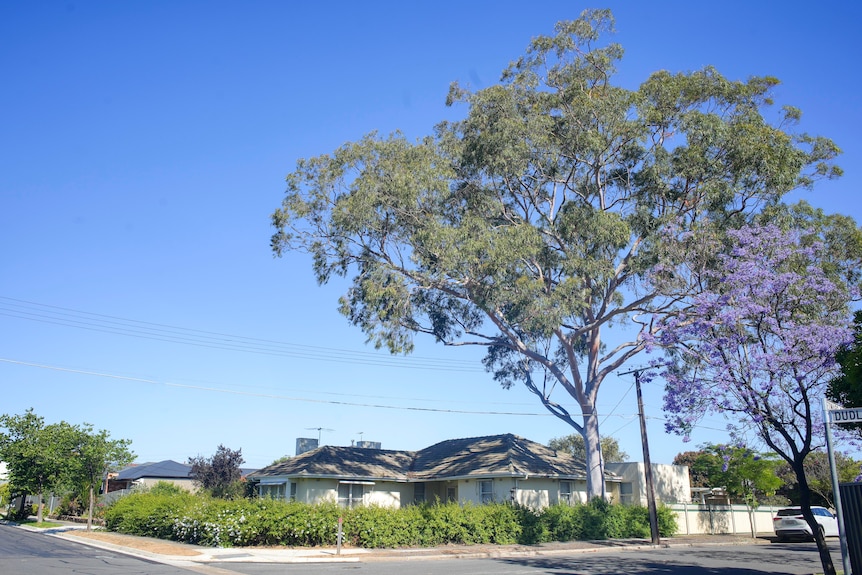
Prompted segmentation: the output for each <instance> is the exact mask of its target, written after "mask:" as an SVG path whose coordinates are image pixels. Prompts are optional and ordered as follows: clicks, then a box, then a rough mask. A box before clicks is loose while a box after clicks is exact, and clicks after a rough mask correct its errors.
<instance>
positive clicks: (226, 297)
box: [0, 0, 862, 466]
mask: <svg viewBox="0 0 862 575" xmlns="http://www.w3.org/2000/svg"><path fill="white" fill-rule="evenodd" d="M604 6H609V7H611V8H612V9H613V10H614V13H615V16H616V18H617V34H616V35H615V37H614V40H615V41H617V42H619V43H621V44H622V45H623V47H624V48H625V50H626V56H625V58H624V60H623V62H622V64H621V65H620V67H619V70H620V72H619V81H620V82H621V83H623V84H625V85H627V86H630V87H635V86H637V84H638V83H640V82H641V81H643V80H644V79H646V78H647V76H648V74H649V73H651V72H653V71H656V70H659V69H667V70H671V71H686V70H694V69H698V68H701V67H703V66H705V65H714V66H716V67H717V68H718V70H719V71H720V72H721V73H723V74H724V75H726V76H728V77H730V78H732V79H745V78H747V77H749V76H751V75H774V76H777V77H778V78H779V79H781V80H782V85H781V86H779V87H778V89H777V90H776V96H777V104H779V105H783V104H790V105H794V106H797V107H799V108H801V109H802V111H803V114H804V115H803V122H802V125H801V128H802V129H804V130H805V131H808V132H810V133H815V134H821V135H825V136H829V137H831V138H833V139H834V140H835V141H836V142H837V143H838V144H839V146H841V147H842V149H843V150H844V155H843V156H842V158H841V160H840V164H841V165H842V167H843V168H844V169H845V172H846V175H845V176H844V177H843V178H842V179H841V180H838V181H835V182H826V183H822V184H820V185H818V186H817V187H816V188H815V189H814V190H813V191H810V192H807V191H806V192H800V193H798V194H795V195H794V198H804V199H806V200H808V201H809V202H811V203H812V204H814V205H816V206H819V207H822V208H824V209H825V210H827V211H829V212H841V213H845V214H848V215H851V216H854V217H855V218H856V219H857V220H859V219H860V216H862V203H860V201H859V199H858V191H859V187H860V183H862V176H860V169H862V168H860V167H862V147H861V146H860V142H862V138H860V136H859V133H858V131H859V127H860V126H862V112H860V110H862V102H860V91H862V90H860V88H862V86H860V80H859V74H858V72H859V61H860V56H862V50H860V47H862V42H860V40H859V37H858V30H857V29H856V27H857V25H858V22H859V21H860V18H862V8H860V5H859V4H858V3H855V2H849V1H848V2H828V1H827V2H820V3H818V4H816V5H815V4H813V3H807V2H806V3H802V2H792V1H790V2H788V1H782V2H767V1H764V2H738V1H728V2H720V3H718V2H715V3H705V2H703V3H701V2H691V1H685V2H662V1H656V2H609V3H605V4H604ZM588 7H603V6H602V5H590V4H579V3H575V2H563V1H550V0H534V1H533V2H530V3H525V2H509V1H494V2H491V1H487V2H484V1H482V2H453V1H448V0H446V1H435V2H427V3H403V2H364V3H355V2H318V3H311V2H302V3H300V2H254V1H252V2H242V3H240V2H219V1H207V2H204V1H200V2H196V1H170V2H167V1H165V2H159V1H151V2H132V1H130V2H69V1H66V2H52V1H49V0H46V1H41V2H25V1H15V0H10V1H6V2H3V3H0V70H2V74H3V82H2V84H3V89H2V90H0V109H2V110H3V113H2V120H0V122H2V123H0V151H2V153H0V246H2V248H0V249H2V257H0V390H2V395H0V413H21V412H23V411H24V410H25V409H27V408H29V407H33V408H34V409H35V410H36V412H37V413H38V414H40V415H42V416H44V417H45V419H46V420H47V421H49V422H53V421H59V420H67V421H70V422H72V423H82V422H89V423H92V424H93V425H95V426H96V427H97V428H104V429H108V430H109V431H110V432H111V434H112V436H113V437H122V438H128V439H131V440H132V441H133V448H134V450H135V451H136V453H137V454H138V458H139V461H157V460H163V459H174V460H176V461H185V460H186V459H187V458H188V457H190V456H195V455H198V454H202V455H209V454H211V453H213V452H214V451H215V448H216V446H217V445H219V444H224V445H226V446H228V447H231V448H233V449H238V448H242V450H243V454H244V456H245V458H246V461H247V465H249V466H263V465H266V464H268V463H269V462H271V461H272V460H273V459H275V458H277V457H280V456H282V455H285V454H293V452H294V445H295V439H296V438H297V437H316V436H317V435H318V431H317V430H316V429H314V428H323V429H322V430H321V431H320V435H321V437H322V439H323V441H324V442H325V443H330V444H336V445H349V444H350V442H351V441H352V440H358V439H365V440H373V441H380V442H382V444H383V447H384V448H389V449H419V448H422V447H425V446H427V445H430V444H432V443H435V442H437V441H442V440H444V439H450V438H454V437H469V436H479V435H489V434H496V433H509V432H511V433H516V434H518V435H521V436H524V437H527V438H529V439H532V440H535V441H539V442H542V443H545V442H547V441H548V440H549V439H550V438H552V437H557V436H561V435H565V434H567V433H569V430H568V429H567V428H566V427H565V426H564V425H563V424H562V423H560V422H558V420H556V419H554V418H552V417H551V416H548V415H544V414H543V412H542V408H541V407H540V406H539V405H538V403H536V402H535V401H533V399H532V397H531V396H530V395H529V394H528V392H527V391H526V390H524V389H521V388H518V389H512V390H509V391H506V390H502V389H500V388H499V387H498V386H497V385H496V384H495V383H494V382H493V381H492V380H491V378H490V376H489V375H488V374H486V373H484V371H483V370H482V369H481V366H480V364H479V357H480V354H479V353H478V352H477V351H476V350H460V349H456V350H453V349H443V348H441V347H439V346H435V345H434V344H433V342H432V341H430V340H427V339H421V338H420V339H419V340H417V346H416V351H415V353H414V355H413V356H410V357H408V358H393V357H391V356H389V355H388V353H385V352H383V351H380V352H377V351H375V350H374V349H373V348H371V347H369V346H366V345H365V344H364V337H363V335H362V334H361V333H360V332H359V331H358V330H357V329H355V328H353V327H351V326H350V325H349V324H348V323H347V321H346V320H345V319H343V318H342V317H341V316H340V315H339V314H338V313H337V311H336V307H337V297H338V296H339V295H340V293H341V292H342V290H343V288H344V284H341V283H338V282H333V283H332V284H330V285H327V286H323V287H319V286H317V285H316V283H315V281H314V279H313V276H312V273H311V267H310V261H309V260H308V258H307V257H306V256H304V255H302V254H288V255H287V256H286V257H284V258H281V259H274V258H273V257H272V255H271V252H270V250H269V245H268V242H269V236H270V233H271V230H270V227H269V215H270V214H271V213H272V211H273V210H274V209H275V208H276V207H277V206H278V205H279V202H280V200H281V197H282V194H283V190H284V176H285V175H286V174H287V173H289V172H290V171H292V168H293V166H294V165H295V162H296V160H297V159H298V158H301V157H309V156H313V155H317V154H321V153H326V152H330V151H332V150H333V149H334V148H336V147H337V146H339V145H341V144H343V143H344V142H346V141H350V140H355V139H358V138H360V137H361V136H362V135H364V134H365V133H367V132H370V131H372V130H377V131H379V132H381V133H384V134H385V133H389V132H391V131H393V130H396V129H400V130H402V131H403V132H405V133H406V134H407V135H408V136H409V137H411V138H417V137H420V136H423V135H426V134H429V133H430V132H431V130H432V128H433V126H434V124H436V123H437V122H439V121H440V120H443V119H447V118H457V117H459V116H460V115H461V114H463V110H462V109H458V108H455V109H449V108H446V107H445V105H444V102H445V97H446V93H447V90H448V86H449V84H450V83H451V82H452V81H459V82H460V83H462V84H465V85H469V86H471V87H473V88H483V87H487V86H490V85H493V84H494V83H495V82H496V81H497V80H498V78H499V74H500V72H501V71H502V70H503V68H505V66H506V65H507V64H508V63H509V62H510V61H511V60H514V59H515V58H517V57H518V56H519V55H521V54H522V53H523V51H524V49H525V48H526V46H527V44H528V42H529V40H530V38H531V37H533V36H535V35H538V34H550V33H552V31H553V26H554V23H555V22H556V21H558V20H563V19H571V18H575V17H577V16H578V15H579V14H580V12H581V11H582V10H583V9H584V8H588ZM634 365H638V364H634ZM632 383H633V381H632V379H631V377H630V376H627V377H620V378H611V379H610V380H608V381H606V382H605V383H604V385H603V388H602V392H601V397H602V399H601V401H600V405H599V410H600V413H601V415H602V417H603V423H602V431H603V433H605V434H610V435H614V436H615V437H617V438H618V439H619V440H620V443H621V446H622V447H623V449H624V450H625V451H627V452H628V453H629V454H630V455H631V459H633V460H640V459H641V458H642V456H641V451H640V449H641V448H640V439H639V429H638V423H637V420H636V418H635V417H634V415H635V413H636V399H635V395H634V390H633V389H632V387H631V386H632ZM644 393H645V403H646V411H647V415H648V416H649V418H650V419H649V434H650V447H651V453H652V458H653V460H654V461H657V462H666V463H669V462H670V461H671V459H672V458H673V456H674V455H675V454H676V453H678V452H680V451H683V450H685V449H689V448H692V447H693V446H694V445H696V444H698V443H701V442H705V441H721V440H723V439H724V436H723V434H722V432H721V431H720V430H721V429H722V428H723V423H722V422H721V421H720V420H715V419H713V420H709V421H707V422H704V427H703V428H701V429H699V430H698V431H697V433H696V434H695V435H694V438H693V442H692V443H691V444H684V443H682V441H681V440H680V439H679V438H677V437H675V436H668V435H665V434H664V432H663V426H662V415H661V398H660V396H661V390H660V388H659V384H658V383H653V384H650V388H648V389H646V390H645V392H644ZM453 411H468V412H472V413H453ZM479 412H493V413H479ZM501 413H509V414H511V413H518V414H521V413H523V414H529V415H501Z"/></svg>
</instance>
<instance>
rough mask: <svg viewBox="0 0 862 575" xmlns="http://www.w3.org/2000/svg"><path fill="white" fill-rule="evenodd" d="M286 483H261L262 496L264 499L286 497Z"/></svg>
mask: <svg viewBox="0 0 862 575" xmlns="http://www.w3.org/2000/svg"><path fill="white" fill-rule="evenodd" d="M285 487H286V484H285V483H261V485H260V496H261V498H263V499H284V491H285Z"/></svg>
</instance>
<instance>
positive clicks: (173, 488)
mask: <svg viewBox="0 0 862 575" xmlns="http://www.w3.org/2000/svg"><path fill="white" fill-rule="evenodd" d="M147 492H148V493H150V494H151V495H167V496H171V495H184V494H186V493H188V490H186V489H183V488H182V487H180V486H179V485H177V484H176V483H171V482H170V481H157V482H156V484H155V485H153V486H152V487H150V488H149V489H148V490H147Z"/></svg>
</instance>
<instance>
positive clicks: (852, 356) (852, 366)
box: [826, 311, 862, 435]
mask: <svg viewBox="0 0 862 575" xmlns="http://www.w3.org/2000/svg"><path fill="white" fill-rule="evenodd" d="M853 332H854V336H853V343H852V344H851V345H848V346H847V347H845V348H844V349H843V350H842V351H841V352H840V353H839V354H838V356H837V357H836V359H837V360H838V364H839V365H840V366H841V374H840V375H839V376H838V377H836V378H835V379H833V380H832V381H831V382H829V387H828V388H827V391H826V395H827V397H828V398H829V399H830V400H832V401H834V402H836V403H838V404H840V405H844V406H847V407H857V406H862V383H860V382H862V311H857V312H856V314H855V315H854V316H853ZM843 427H848V428H851V429H853V430H855V432H856V433H857V434H858V435H862V424H853V425H845V426H843Z"/></svg>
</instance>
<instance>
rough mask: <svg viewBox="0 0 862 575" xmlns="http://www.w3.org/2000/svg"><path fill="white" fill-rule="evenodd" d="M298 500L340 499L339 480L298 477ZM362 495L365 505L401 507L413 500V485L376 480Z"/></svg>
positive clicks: (315, 501)
mask: <svg viewBox="0 0 862 575" xmlns="http://www.w3.org/2000/svg"><path fill="white" fill-rule="evenodd" d="M295 482H296V500H297V501H302V502H303V503H311V504H314V503H323V502H325V501H329V502H333V503H335V502H337V501H338V484H339V482H338V480H336V479H297V480H295ZM364 488H365V492H364V493H363V495H362V503H363V505H378V506H380V507H401V505H402V502H404V504H408V503H412V502H413V486H412V485H409V484H407V483H396V482H394V481H391V482H390V481H385V482H375V483H374V485H365V486H364Z"/></svg>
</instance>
